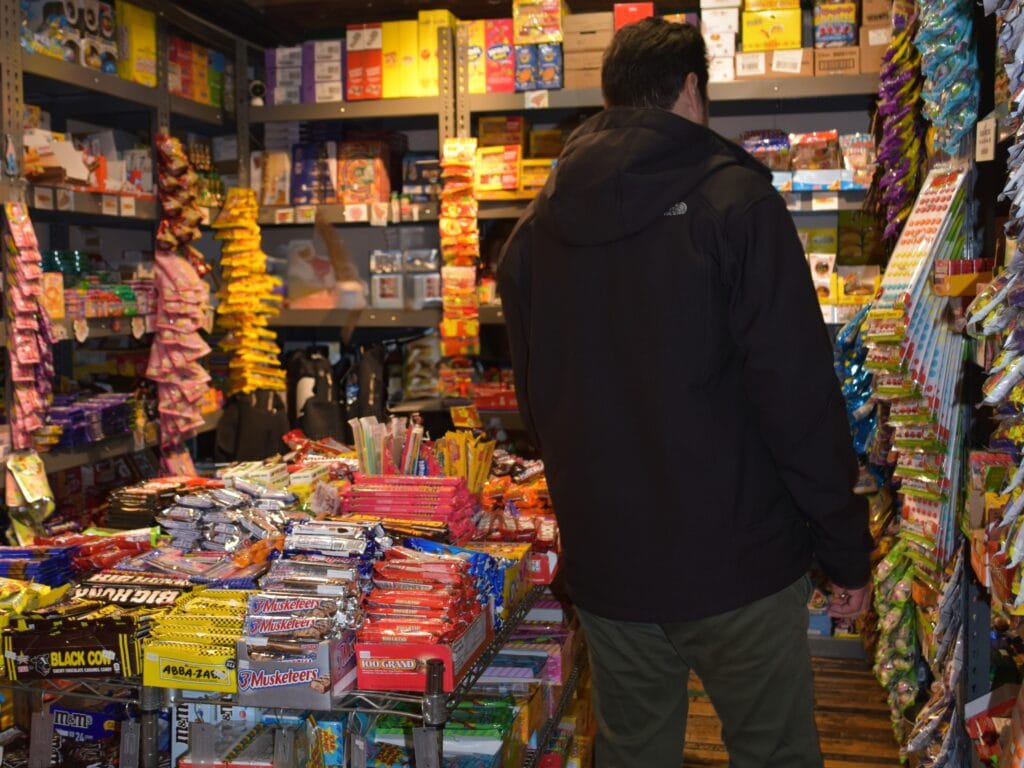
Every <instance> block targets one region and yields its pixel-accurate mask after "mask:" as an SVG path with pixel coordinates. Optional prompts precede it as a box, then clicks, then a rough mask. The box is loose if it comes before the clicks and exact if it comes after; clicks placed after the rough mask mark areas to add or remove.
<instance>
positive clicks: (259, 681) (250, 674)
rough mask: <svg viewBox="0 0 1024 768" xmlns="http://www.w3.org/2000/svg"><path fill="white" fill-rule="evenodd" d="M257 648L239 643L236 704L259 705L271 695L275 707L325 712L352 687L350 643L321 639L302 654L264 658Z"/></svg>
mask: <svg viewBox="0 0 1024 768" xmlns="http://www.w3.org/2000/svg"><path fill="white" fill-rule="evenodd" d="M258 650H259V646H257V645H255V644H254V645H250V644H249V643H248V642H247V641H246V640H245V639H244V638H243V639H240V640H238V642H237V647H236V653H237V661H238V703H239V705H241V706H250V705H252V706H259V704H260V703H261V702H265V701H266V700H267V698H268V697H270V696H272V697H273V699H274V702H275V704H277V705H278V706H281V707H294V708H296V709H320V710H328V709H330V708H331V707H332V706H334V705H335V704H337V703H338V700H339V698H340V697H341V695H342V694H343V693H344V692H345V691H348V690H351V689H352V688H354V687H355V684H356V659H355V651H354V646H353V644H352V641H351V640H339V639H333V640H321V641H320V642H318V643H311V644H310V645H309V646H308V649H307V650H306V651H305V652H304V653H297V654H294V655H291V656H286V657H281V658H276V659H267V658H266V654H254V653H253V651H258Z"/></svg>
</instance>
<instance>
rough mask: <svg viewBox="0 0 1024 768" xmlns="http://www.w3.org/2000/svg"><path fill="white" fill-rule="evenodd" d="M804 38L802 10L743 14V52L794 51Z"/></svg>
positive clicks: (747, 12) (745, 12) (746, 12)
mask: <svg viewBox="0 0 1024 768" xmlns="http://www.w3.org/2000/svg"><path fill="white" fill-rule="evenodd" d="M802 38H803V19H802V15H801V13H800V9H799V8H797V9H784V10H773V11H744V12H743V51H744V53H750V52H755V51H774V50H792V49H795V48H799V47H800V45H801V42H802Z"/></svg>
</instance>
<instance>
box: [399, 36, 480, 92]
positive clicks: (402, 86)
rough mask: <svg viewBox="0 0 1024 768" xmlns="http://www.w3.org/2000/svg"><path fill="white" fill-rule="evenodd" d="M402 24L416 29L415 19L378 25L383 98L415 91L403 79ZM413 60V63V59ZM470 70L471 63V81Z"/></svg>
mask: <svg viewBox="0 0 1024 768" xmlns="http://www.w3.org/2000/svg"><path fill="white" fill-rule="evenodd" d="M403 24H404V25H409V24H411V25H412V28H413V31H414V32H417V31H418V28H417V26H416V22H415V21H385V22H384V23H383V24H381V27H380V65H381V97H382V98H385V99H401V98H404V97H406V96H413V95H415V91H410V90H409V89H408V88H407V87H406V85H407V81H406V80H405V79H403V71H404V69H405V67H404V66H403V64H402V25H403ZM470 50H472V48H471V49H470ZM413 61H414V63H415V59H413ZM472 71H473V68H472V63H471V64H470V81H471V82H472ZM417 74H418V73H417Z"/></svg>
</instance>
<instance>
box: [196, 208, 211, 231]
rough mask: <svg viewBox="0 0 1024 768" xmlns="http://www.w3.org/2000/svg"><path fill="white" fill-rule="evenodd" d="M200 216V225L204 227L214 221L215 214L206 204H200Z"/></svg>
mask: <svg viewBox="0 0 1024 768" xmlns="http://www.w3.org/2000/svg"><path fill="white" fill-rule="evenodd" d="M199 217H200V218H199V225H200V226H202V227H208V226H210V222H211V221H213V214H212V213H210V209H209V208H207V207H206V206H200V208H199Z"/></svg>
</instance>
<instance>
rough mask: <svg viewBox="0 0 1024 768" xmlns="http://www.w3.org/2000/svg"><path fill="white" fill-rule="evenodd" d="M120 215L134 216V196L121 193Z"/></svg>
mask: <svg viewBox="0 0 1024 768" xmlns="http://www.w3.org/2000/svg"><path fill="white" fill-rule="evenodd" d="M121 215H122V216H128V217H130V218H133V219H134V218H135V216H136V214H135V198H134V197H132V196H131V195H123V196H122V197H121Z"/></svg>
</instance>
